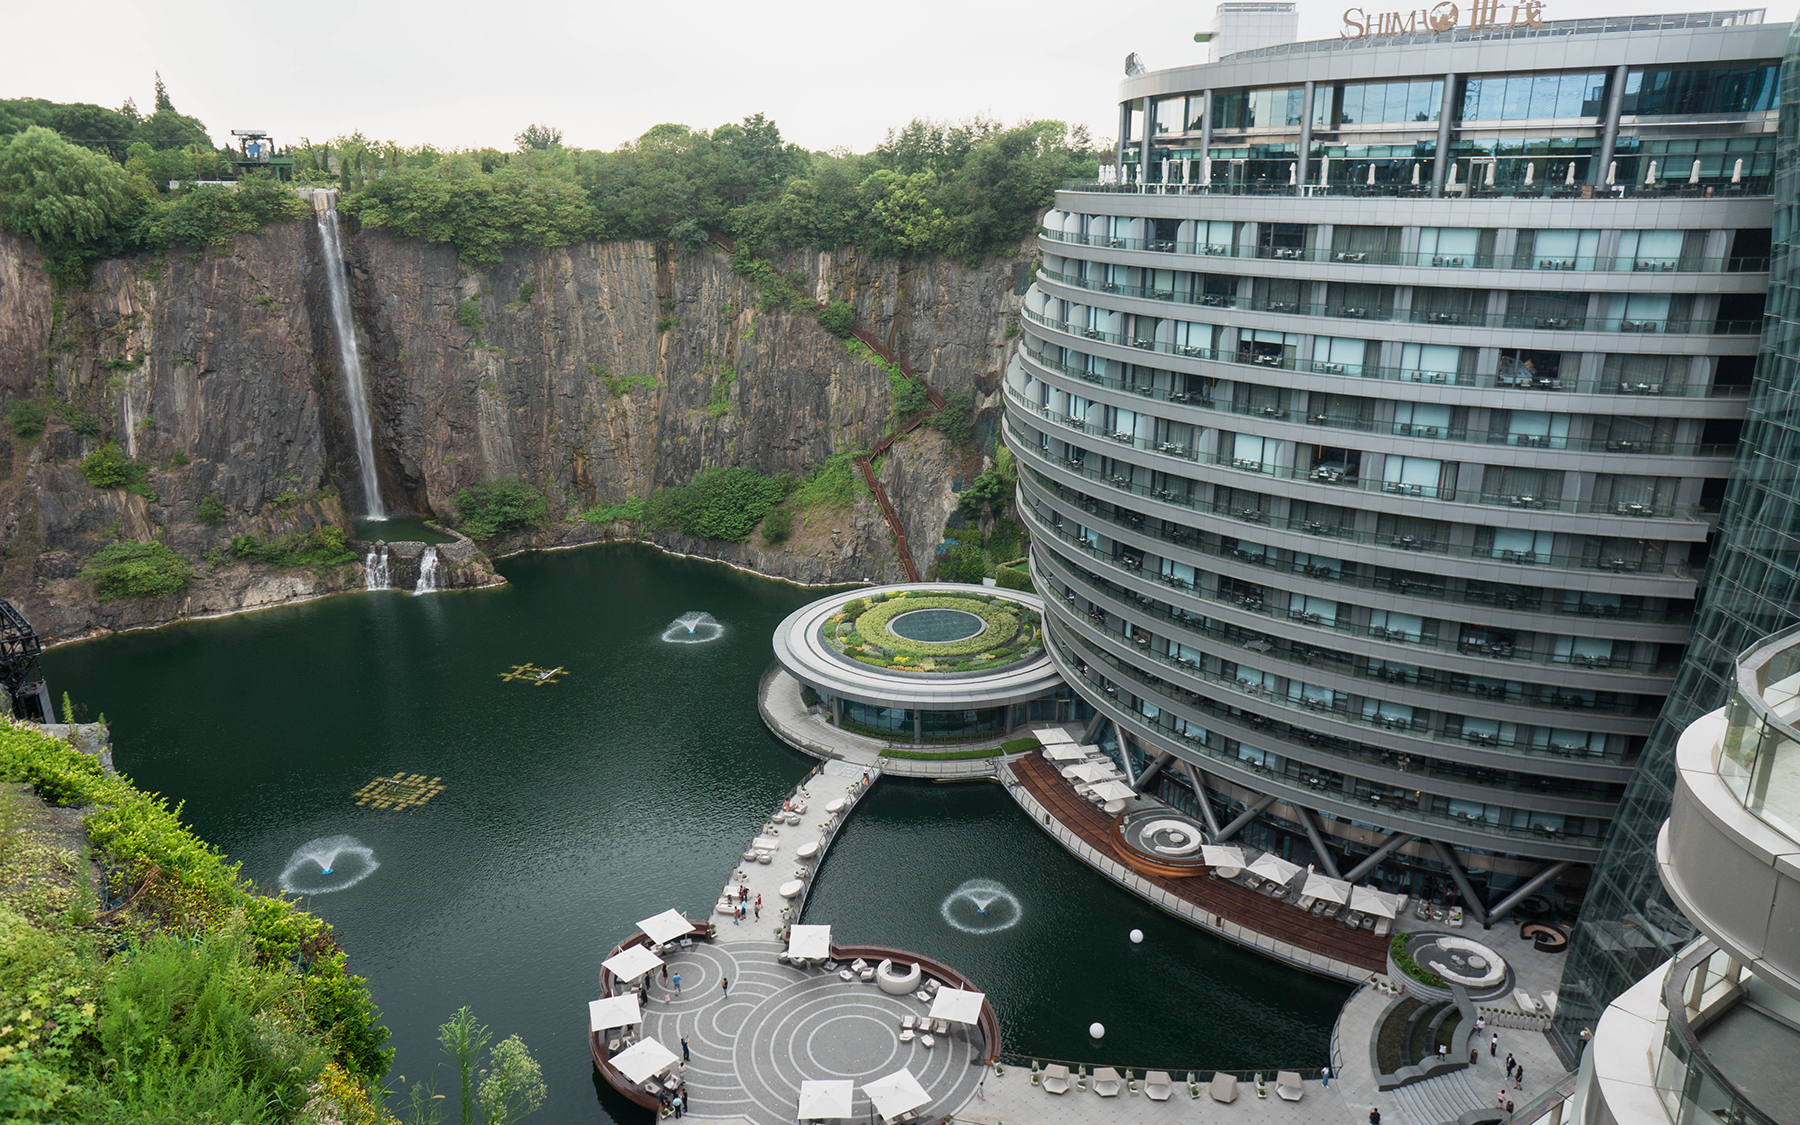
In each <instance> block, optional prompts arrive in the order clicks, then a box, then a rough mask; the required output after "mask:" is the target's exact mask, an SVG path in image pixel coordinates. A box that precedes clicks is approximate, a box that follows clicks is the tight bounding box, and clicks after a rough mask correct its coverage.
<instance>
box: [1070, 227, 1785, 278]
mask: <svg viewBox="0 0 1800 1125" xmlns="http://www.w3.org/2000/svg"><path fill="white" fill-rule="evenodd" d="M1038 237H1039V238H1042V239H1045V240H1047V241H1050V242H1062V243H1067V244H1069V245H1071V246H1099V247H1103V248H1105V249H1108V250H1149V251H1153V252H1156V253H1163V254H1186V255H1191V256H1194V257H1200V258H1262V259H1268V260H1273V261H1287V262H1328V263H1331V264H1333V265H1348V266H1417V267H1420V268H1425V269H1477V270H1538V271H1544V272H1550V273H1565V272H1568V271H1577V272H1592V273H1766V272H1768V269H1769V259H1768V257H1767V256H1766V255H1765V256H1762V257H1736V258H1706V257H1700V256H1698V255H1692V254H1682V255H1678V256H1676V257H1654V256H1650V257H1642V258H1637V257H1632V258H1603V257H1599V256H1597V255H1593V254H1586V255H1580V256H1578V257H1574V258H1564V257H1562V256H1561V255H1549V254H1545V255H1541V256H1540V255H1533V254H1525V255H1519V254H1505V255H1501V254H1491V253H1490V254H1436V253H1431V252H1429V251H1426V252H1414V253H1405V252H1402V251H1398V250H1335V249H1331V248H1329V247H1318V246H1311V247H1301V246H1246V245H1242V244H1240V243H1230V242H1177V241H1175V240H1173V239H1156V238H1113V237H1111V236H1108V235H1098V234H1071V233H1068V232H1066V231H1056V230H1049V229H1047V228H1042V227H1040V228H1039V229H1038Z"/></svg>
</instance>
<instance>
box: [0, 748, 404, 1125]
mask: <svg viewBox="0 0 1800 1125" xmlns="http://www.w3.org/2000/svg"><path fill="white" fill-rule="evenodd" d="M0 780H3V781H6V782H10V783H14V784H22V785H26V786H29V787H30V788H31V789H33V790H35V791H36V793H37V795H38V796H39V797H41V798H43V799H44V800H45V801H47V802H50V803H53V804H61V805H70V806H78V807H82V808H84V809H87V810H90V815H88V817H87V822H86V823H87V834H88V839H89V841H90V843H91V845H92V847H93V848H94V850H95V852H96V853H97V857H98V858H99V859H101V860H102V861H103V862H104V864H105V866H106V868H107V870H108V871H109V872H110V875H109V879H108V881H107V883H106V885H105V886H103V887H100V888H94V887H91V886H88V885H87V883H86V878H85V875H84V874H83V873H84V872H86V871H87V870H88V865H87V863H86V861H85V857H82V856H80V855H78V854H76V853H73V852H67V851H61V850H58V847H59V846H60V845H54V844H46V843H43V842H38V841H37V840H35V839H34V838H33V837H32V836H31V835H30V831H31V830H30V829H29V828H19V829H15V827H14V826H15V825H16V824H17V823H18V822H19V817H18V816H17V810H16V809H15V810H11V812H10V815H0V819H4V820H5V821H6V827H7V831H6V833H5V839H4V840H3V841H0V948H4V950H5V956H4V957H0V1019H3V1021H4V1022H3V1023H0V1117H3V1118H4V1119H5V1120H7V1121H30V1122H47V1123H48V1122H54V1123H62V1122H69V1123H74V1122H94V1121H106V1122H127V1121H129V1122H140V1123H147V1122H157V1123H163V1122H167V1123H173V1122H214V1123H218V1122H237V1123H241V1125H278V1123H286V1122H295V1121H298V1120H301V1119H302V1108H303V1106H305V1105H306V1104H307V1103H308V1102H311V1103H313V1106H312V1108H311V1109H309V1110H308V1111H307V1114H306V1118H305V1119H307V1120H331V1119H335V1120H340V1121H343V1122H345V1123H346V1125H374V1123H375V1122H376V1121H377V1115H376V1112H375V1110H374V1108H373V1107H372V1106H371V1105H370V1103H369V1101H368V1096H367V1093H366V1089H367V1087H368V1085H369V1084H370V1083H373V1082H375V1081H377V1080H379V1079H380V1078H381V1077H382V1076H383V1075H385V1074H386V1072H387V1068H388V1061H389V1054H390V1052H389V1051H388V1050H387V1049H386V1048H384V1047H383V1046H382V1044H383V1042H384V1041H385V1040H386V1038H387V1032H386V1030H385V1029H383V1028H382V1027H381V1026H380V1025H379V1024H378V1023H377V1013H376V1011H375V1008H374V1006H373V1004H372V1003H371V1002H370V999H369V995H368V990H367V987H366V985H365V984H364V982H363V981H362V980H361V979H360V978H358V977H355V976H352V975H350V974H349V973H347V972H346V971H345V958H344V954H343V952H342V951H341V950H340V949H339V948H338V947H337V945H336V943H335V942H334V941H333V940H332V938H331V934H330V931H329V929H328V928H327V927H326V926H325V924H324V923H323V922H321V921H320V920H319V919H318V918H316V917H314V916H312V915H310V914H307V913H305V912H303V911H301V910H300V909H299V908H298V907H296V906H294V905H293V904H291V903H288V902H285V901H282V900H280V899H274V898H265V897H262V896H260V895H257V894H256V893H254V890H253V888H252V887H251V885H250V884H249V883H248V882H247V881H245V880H244V879H243V878H242V876H241V873H240V870H239V868H238V866H237V865H236V864H232V863H229V862H227V861H226V860H225V858H224V857H223V856H221V855H220V854H219V853H218V852H217V851H216V850H214V849H212V848H210V847H208V846H207V845H206V844H204V843H203V842H201V841H200V840H199V839H197V838H196V837H195V836H194V835H193V834H192V833H191V832H189V831H188V829H187V828H186V827H184V826H183V825H182V823H181V821H180V818H179V817H178V816H177V815H176V813H175V811H174V810H172V809H170V808H169V806H168V805H167V804H166V803H165V802H164V801H163V800H162V799H161V798H159V797H156V796H153V795H151V794H147V793H144V792H141V791H139V790H137V789H135V788H133V787H132V785H131V784H130V783H129V782H128V781H126V780H125V779H123V778H121V777H118V776H116V775H108V774H106V773H104V772H103V771H102V770H101V768H100V764H99V761H98V760H97V759H96V758H94V757H91V756H89V755H85V754H82V753H81V752H79V751H78V750H76V749H74V748H72V747H71V746H70V745H69V744H68V743H67V742H64V741H63V740H61V739H57V738H52V737H50V736H48V735H46V734H44V733H42V732H41V731H39V730H37V729H35V728H31V727H25V726H15V725H12V724H11V722H10V721H5V720H0ZM11 800H12V796H11V793H10V792H0V802H10V801H11ZM8 813H9V810H7V809H0V814H8ZM20 833H25V835H20ZM71 873H73V874H71ZM96 890H98V891H100V892H103V893H104V894H105V895H107V896H109V898H111V899H114V900H118V899H123V900H124V902H123V903H122V904H121V905H120V906H117V907H115V908H113V909H112V910H110V911H107V913H106V915H105V916H104V918H103V917H102V915H101V914H100V905H101V901H100V899H99V895H98V894H97V893H96ZM326 1102H336V1103H337V1104H336V1106H335V1107H329V1108H328V1107H327V1106H326V1104H324V1103H326Z"/></svg>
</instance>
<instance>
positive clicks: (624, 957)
mask: <svg viewBox="0 0 1800 1125" xmlns="http://www.w3.org/2000/svg"><path fill="white" fill-rule="evenodd" d="M662 963H663V959H662V958H661V957H658V956H657V955H656V954H654V953H652V952H650V950H649V949H647V948H645V947H644V946H641V945H628V946H626V947H625V948H624V949H621V950H620V951H619V952H617V953H615V954H613V955H612V956H611V957H608V958H607V959H606V960H604V961H602V962H600V964H601V965H603V966H605V968H606V970H607V971H608V972H610V973H612V975H613V976H615V977H618V978H619V979H620V980H636V979H638V978H639V977H641V976H643V975H644V974H645V973H647V972H649V971H650V970H651V969H654V968H656V967H657V966H658V965H661V964H662Z"/></svg>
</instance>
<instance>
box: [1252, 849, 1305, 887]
mask: <svg viewBox="0 0 1800 1125" xmlns="http://www.w3.org/2000/svg"><path fill="white" fill-rule="evenodd" d="M1250 873H1251V874H1252V875H1261V876H1262V877H1263V878H1265V879H1272V880H1274V881H1275V882H1277V883H1286V882H1287V881H1288V880H1290V879H1292V878H1293V877H1294V876H1295V875H1298V874H1299V873H1300V866H1299V865H1298V864H1294V863H1289V862H1288V861H1287V860H1285V859H1282V858H1281V857H1280V856H1278V855H1276V854H1275V853H1274V852H1264V853H1263V854H1262V855H1259V856H1257V857H1256V862H1255V863H1252V864H1251V865H1250Z"/></svg>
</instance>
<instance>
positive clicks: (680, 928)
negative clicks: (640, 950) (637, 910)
mask: <svg viewBox="0 0 1800 1125" xmlns="http://www.w3.org/2000/svg"><path fill="white" fill-rule="evenodd" d="M638 929H640V930H642V931H644V936H645V937H647V938H649V939H650V940H651V941H653V942H655V943H656V944H658V945H664V944H666V943H668V942H671V941H674V940H675V939H676V938H678V937H683V936H685V935H687V934H689V933H692V932H693V929H694V924H693V923H692V922H690V921H688V920H687V918H686V917H685V916H684V915H683V914H682V913H681V911H679V910H665V911H663V912H662V913H661V914H658V915H657V916H656V917H654V918H646V919H644V920H643V921H642V922H639V923H638Z"/></svg>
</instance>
